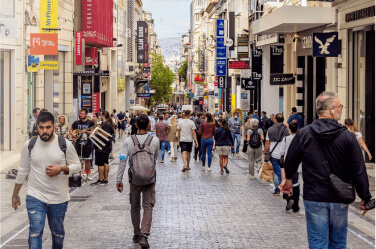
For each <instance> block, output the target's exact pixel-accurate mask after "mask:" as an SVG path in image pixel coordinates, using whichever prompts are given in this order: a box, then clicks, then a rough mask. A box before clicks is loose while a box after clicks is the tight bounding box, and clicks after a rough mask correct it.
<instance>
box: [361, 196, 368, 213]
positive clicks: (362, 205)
mask: <svg viewBox="0 0 376 249" xmlns="http://www.w3.org/2000/svg"><path fill="white" fill-rule="evenodd" d="M360 210H363V214H362V216H364V215H365V214H366V213H367V210H366V209H365V208H364V201H363V200H362V201H361V202H360Z"/></svg>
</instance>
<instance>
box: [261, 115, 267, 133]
mask: <svg viewBox="0 0 376 249" xmlns="http://www.w3.org/2000/svg"><path fill="white" fill-rule="evenodd" d="M267 120H268V117H267V116H266V112H264V111H262V112H261V129H262V130H263V131H264V129H265V123H266V121H267ZM264 135H266V134H265V133H264Z"/></svg>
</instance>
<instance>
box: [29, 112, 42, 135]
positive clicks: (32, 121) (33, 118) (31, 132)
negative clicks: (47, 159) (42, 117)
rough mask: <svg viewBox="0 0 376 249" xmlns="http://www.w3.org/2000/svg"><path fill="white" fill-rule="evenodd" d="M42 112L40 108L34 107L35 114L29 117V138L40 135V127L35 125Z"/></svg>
mask: <svg viewBox="0 0 376 249" xmlns="http://www.w3.org/2000/svg"><path fill="white" fill-rule="evenodd" d="M39 113H40V108H34V109H33V116H31V118H30V119H29V138H32V137H35V136H38V129H37V127H36V125H35V123H36V121H37V118H38V116H39Z"/></svg>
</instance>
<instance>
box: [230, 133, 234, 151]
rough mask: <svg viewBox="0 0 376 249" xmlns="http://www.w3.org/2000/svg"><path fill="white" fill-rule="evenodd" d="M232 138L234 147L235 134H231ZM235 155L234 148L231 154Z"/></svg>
mask: <svg viewBox="0 0 376 249" xmlns="http://www.w3.org/2000/svg"><path fill="white" fill-rule="evenodd" d="M231 136H232V140H233V141H234V145H235V133H233V132H231ZM234 153H235V150H234V148H232V147H231V154H234Z"/></svg>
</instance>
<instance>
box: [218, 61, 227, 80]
mask: <svg viewBox="0 0 376 249" xmlns="http://www.w3.org/2000/svg"><path fill="white" fill-rule="evenodd" d="M226 68H227V67H226V59H217V76H226V75H227V72H226V71H227V70H226Z"/></svg>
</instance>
